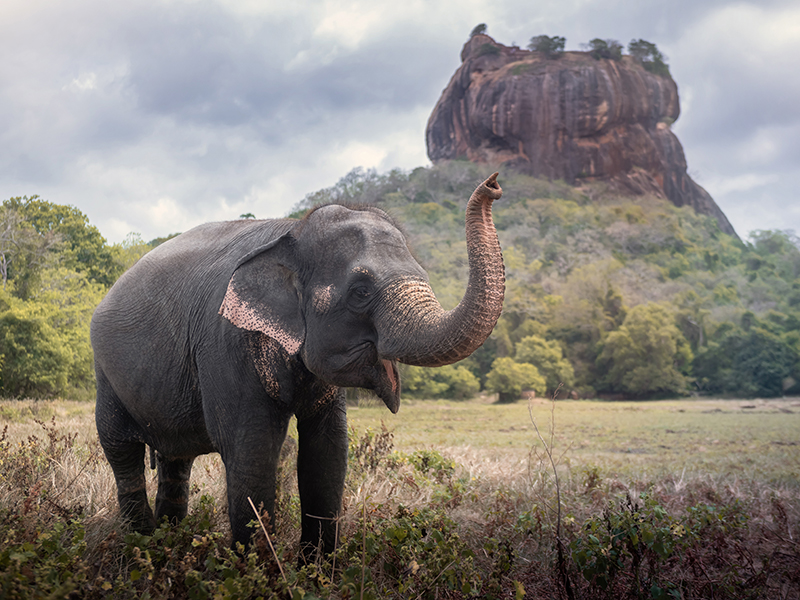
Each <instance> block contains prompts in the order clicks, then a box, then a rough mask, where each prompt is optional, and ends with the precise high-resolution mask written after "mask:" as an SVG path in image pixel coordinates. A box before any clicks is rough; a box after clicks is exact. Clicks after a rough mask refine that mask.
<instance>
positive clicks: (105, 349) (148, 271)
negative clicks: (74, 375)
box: [91, 219, 295, 392]
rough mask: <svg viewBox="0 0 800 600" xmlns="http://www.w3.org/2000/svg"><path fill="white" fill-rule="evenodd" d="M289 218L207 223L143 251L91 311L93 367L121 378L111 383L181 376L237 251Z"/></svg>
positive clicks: (258, 242)
mask: <svg viewBox="0 0 800 600" xmlns="http://www.w3.org/2000/svg"><path fill="white" fill-rule="evenodd" d="M294 223H295V221H292V220H286V219H282V220H270V221H249V220H248V221H229V222H221V223H208V224H205V225H200V226H198V227H195V228H194V229H191V230H189V231H187V232H186V233H183V234H181V235H179V236H176V237H174V238H172V239H171V240H169V241H167V242H165V243H163V244H161V245H160V246H158V247H157V248H155V249H153V250H152V251H151V252H148V253H147V254H146V255H145V256H144V257H142V258H141V260H139V261H138V262H137V263H136V264H135V265H134V266H133V267H131V268H130V269H129V270H128V271H127V272H125V273H124V274H123V275H122V277H120V278H119V280H118V281H117V282H116V283H115V284H114V285H113V286H112V288H111V290H109V292H108V294H107V295H106V297H105V298H104V299H103V300H102V302H100V304H99V305H98V307H97V309H96V310H95V313H94V315H93V317H92V324H91V338H92V346H93V348H94V352H95V363H96V364H97V366H98V368H101V369H102V370H103V371H104V372H105V373H106V374H107V375H108V376H109V377H110V378H111V379H118V380H120V379H124V380H126V381H125V383H124V384H123V382H121V381H117V386H115V387H122V386H123V385H124V386H125V387H127V386H129V385H130V386H132V387H139V386H141V385H142V380H143V379H144V378H147V377H148V376H149V374H152V373H155V372H158V373H161V374H162V375H163V374H165V373H170V374H174V376H175V378H176V382H177V381H178V380H179V379H180V380H186V378H187V377H190V376H189V375H188V374H189V373H190V372H191V371H192V364H191V361H192V357H191V353H192V345H193V344H194V343H196V339H195V340H193V339H192V338H193V337H194V338H198V337H202V336H203V335H207V334H208V332H209V331H210V330H213V324H211V323H208V321H209V320H210V319H212V318H213V317H215V316H216V314H217V311H218V310H219V306H220V305H221V303H222V298H223V297H224V294H225V290H226V289H227V285H228V280H229V279H230V276H231V274H232V273H233V271H234V270H235V269H236V267H237V265H238V264H239V262H240V260H241V259H242V257H244V256H246V255H247V254H249V253H250V252H252V251H253V250H255V249H256V248H258V247H260V246H262V245H264V244H267V243H269V242H270V241H272V240H273V239H275V238H276V237H279V236H281V235H283V234H284V233H286V232H288V231H289V230H290V229H291V227H292V225H293V224H294ZM220 319H221V317H220ZM175 385H178V383H176V384H175ZM181 385H191V382H189V381H183V383H181ZM119 391H120V390H118V392H119Z"/></svg>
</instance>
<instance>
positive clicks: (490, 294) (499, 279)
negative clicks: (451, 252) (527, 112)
mask: <svg viewBox="0 0 800 600" xmlns="http://www.w3.org/2000/svg"><path fill="white" fill-rule="evenodd" d="M502 194H503V190H502V189H501V188H500V185H499V184H498V183H497V173H495V174H494V175H492V176H491V177H489V179H487V180H486V181H484V182H483V183H482V184H481V185H479V186H478V188H477V189H476V190H475V191H474V192H473V194H472V196H471V197H470V199H469V203H468V204H467V214H466V234H467V253H468V256H469V284H468V285H467V291H466V293H465V294H464V297H463V298H462V300H461V302H460V303H459V305H458V306H456V307H455V308H454V309H453V310H451V311H445V310H444V309H443V308H442V307H441V305H440V304H439V302H438V301H437V300H436V297H435V296H434V294H433V290H431V287H430V285H428V282H427V281H424V280H422V279H419V278H416V277H409V278H406V279H402V280H400V281H397V282H395V283H393V284H391V285H390V286H389V287H388V288H387V290H386V294H387V301H386V302H385V303H382V304H383V305H384V306H386V307H387V312H386V314H385V315H382V316H381V318H379V319H376V323H380V324H381V327H380V328H379V331H378V334H379V338H380V340H381V342H380V343H379V346H378V351H379V353H380V354H381V355H382V356H384V357H387V358H391V359H396V360H399V361H400V362H403V363H406V364H410V365H417V366H421V367H440V366H442V365H449V364H452V363H454V362H456V361H459V360H462V359H464V358H466V357H467V356H469V355H470V354H472V353H473V352H474V351H475V350H476V349H478V348H479V347H480V346H481V344H483V342H485V341H486V338H488V337H489V334H490V333H491V332H492V330H493V329H494V326H495V325H496V324H497V320H498V319H499V318H500V312H501V310H502V308H503V294H504V291H505V270H504V268H503V255H502V253H501V251H500V243H499V242H498V240H497V231H496V230H495V227H494V223H493V222H492V202H493V201H494V200H497V199H498V198H500V196H501V195H502Z"/></svg>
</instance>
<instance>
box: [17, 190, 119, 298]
mask: <svg viewBox="0 0 800 600" xmlns="http://www.w3.org/2000/svg"><path fill="white" fill-rule="evenodd" d="M3 206H4V207H5V208H7V209H11V210H12V211H16V212H17V213H18V214H19V215H20V216H22V217H23V218H24V219H25V221H26V222H27V223H28V224H29V225H30V226H31V227H32V228H33V229H34V230H35V231H36V233H37V234H38V235H39V236H40V237H41V238H43V239H47V238H48V236H51V237H55V236H57V237H58V238H59V239H60V240H61V241H62V243H63V246H61V247H59V248H58V254H59V260H60V262H61V264H62V266H64V267H66V268H68V269H72V270H74V271H76V272H78V273H81V274H83V275H85V276H86V278H87V279H88V280H89V281H94V282H97V283H100V284H102V285H111V284H112V283H114V281H116V279H117V277H119V276H120V275H121V274H122V272H121V270H120V269H119V268H118V267H117V266H116V265H115V264H114V257H113V255H112V253H111V251H110V249H109V247H108V245H107V244H106V240H105V239H104V238H103V236H102V235H100V232H99V231H98V230H97V228H96V227H95V226H94V225H90V224H89V219H88V218H87V217H86V215H84V214H83V213H82V212H81V211H79V210H78V209H77V208H75V207H73V206H67V205H62V204H55V203H53V202H48V201H46V200H42V199H41V198H39V197H38V196H32V197H30V198H28V197H27V196H25V197H22V198H19V197H17V198H10V199H9V200H6V201H4V202H3ZM19 289H20V290H22V288H21V287H20V288H19Z"/></svg>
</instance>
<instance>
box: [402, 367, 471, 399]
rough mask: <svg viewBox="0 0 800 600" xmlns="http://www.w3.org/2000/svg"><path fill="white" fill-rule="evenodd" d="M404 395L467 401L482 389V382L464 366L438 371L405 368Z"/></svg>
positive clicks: (403, 378) (442, 368)
mask: <svg viewBox="0 0 800 600" xmlns="http://www.w3.org/2000/svg"><path fill="white" fill-rule="evenodd" d="M401 382H402V386H403V393H404V394H408V395H409V396H411V397H413V398H446V399H449V400H467V399H468V398H472V397H473V396H475V395H476V394H477V393H478V392H479V391H480V388H481V384H480V381H479V380H478V378H477V377H475V375H473V374H472V372H470V370H469V369H467V368H466V367H464V366H461V365H446V366H444V367H438V368H436V369H426V368H422V367H413V366H404V367H403V372H402V378H401Z"/></svg>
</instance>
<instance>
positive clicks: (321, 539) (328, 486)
mask: <svg viewBox="0 0 800 600" xmlns="http://www.w3.org/2000/svg"><path fill="white" fill-rule="evenodd" d="M297 432H298V437H299V449H298V454H297V484H298V487H299V490H300V506H301V511H302V534H301V537H300V546H301V548H302V551H303V555H304V558H305V559H306V560H308V559H310V558H311V557H312V556H313V554H314V553H315V552H316V550H317V549H318V548H321V550H322V551H323V552H324V553H329V552H333V550H334V549H335V548H336V543H337V539H336V538H337V527H336V519H337V518H338V516H339V511H340V510H341V507H342V493H343V491H344V478H345V474H346V472H347V411H346V406H345V398H344V390H341V391H339V392H336V398H334V399H333V400H332V401H331V402H330V404H329V405H328V406H326V407H324V408H323V409H322V410H320V411H318V412H317V413H315V414H313V415H311V416H308V417H305V418H301V417H299V416H298V420H297Z"/></svg>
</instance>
